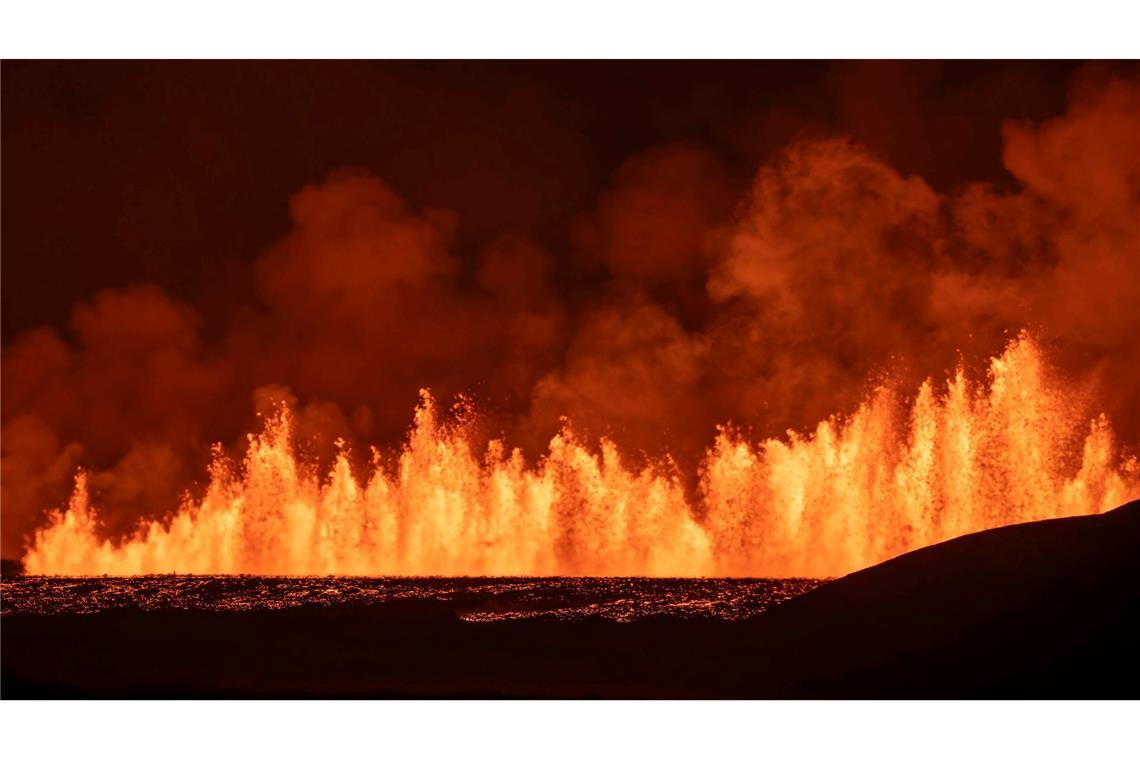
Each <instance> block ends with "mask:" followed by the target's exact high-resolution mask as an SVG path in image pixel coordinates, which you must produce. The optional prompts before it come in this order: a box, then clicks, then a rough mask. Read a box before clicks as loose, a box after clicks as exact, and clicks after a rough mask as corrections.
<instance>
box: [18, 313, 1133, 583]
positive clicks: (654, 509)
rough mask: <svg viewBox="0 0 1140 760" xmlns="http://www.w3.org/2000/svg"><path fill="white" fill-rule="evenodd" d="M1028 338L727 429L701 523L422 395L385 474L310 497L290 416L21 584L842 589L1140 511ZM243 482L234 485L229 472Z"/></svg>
mask: <svg viewBox="0 0 1140 760" xmlns="http://www.w3.org/2000/svg"><path fill="white" fill-rule="evenodd" d="M1071 398H1072V397H1071V394H1067V393H1066V392H1065V389H1064V387H1063V385H1062V384H1061V383H1058V382H1055V381H1053V380H1051V379H1050V378H1049V377H1048V373H1047V371H1046V368H1045V366H1044V364H1043V361H1042V357H1041V353H1040V351H1039V349H1038V348H1037V347H1036V346H1035V345H1034V343H1033V342H1032V341H1031V340H1030V339H1029V338H1027V337H1026V336H1024V335H1023V336H1022V337H1021V338H1019V339H1018V340H1016V341H1014V342H1012V343H1011V344H1010V345H1009V347H1008V348H1007V350H1006V351H1005V352H1004V353H1003V354H1002V355H1001V356H1000V357H998V358H996V359H994V360H992V362H991V367H990V376H989V378H988V382H987V383H985V384H981V385H979V384H975V383H971V382H970V381H969V380H968V379H967V378H966V376H965V374H964V372H963V371H961V370H959V371H958V373H957V375H956V376H955V377H954V378H953V379H952V380H951V381H949V382H948V383H947V384H946V387H945V388H943V389H940V390H936V388H935V387H934V386H933V385H932V384H931V383H930V382H929V381H927V382H926V383H925V384H923V385H922V387H921V388H920V389H919V391H918V393H917V395H916V397H915V398H914V400H913V402H912V403H909V404H906V405H904V404H902V403H901V402H900V399H899V397H898V396H897V395H896V394H895V393H894V392H893V391H891V390H890V389H888V388H881V389H880V390H878V391H876V392H874V393H873V394H871V396H870V397H869V398H868V399H867V400H866V401H865V402H864V403H863V404H862V405H861V406H860V407H859V408H858V409H857V410H856V411H855V412H854V414H852V415H851V416H850V417H848V418H845V419H838V418H832V419H829V420H827V421H824V422H821V423H820V424H819V425H818V427H817V428H816V429H815V431H814V432H813V433H811V434H810V435H797V434H794V433H789V436H788V438H787V440H774V439H773V440H767V441H763V442H760V443H758V444H753V443H750V442H748V441H745V440H743V439H742V438H741V437H740V436H739V435H738V434H736V433H734V432H732V431H731V430H730V429H727V428H726V429H722V430H721V432H720V434H719V435H718V437H717V439H716V442H715V444H714V445H713V447H712V448H711V449H710V450H709V451H708V452H707V454H706V457H705V462H704V465H703V467H702V472H701V482H700V488H699V493H700V496H699V501H700V503H697V504H691V503H689V501H688V500H687V499H686V495H685V490H684V488H683V487H682V485H681V483H680V479H679V477H678V475H677V474H676V472H675V469H674V468H671V467H670V466H668V465H667V464H657V465H649V466H646V467H642V468H634V467H631V466H630V465H629V464H627V463H625V462H623V460H622V457H621V455H620V454H619V452H618V450H617V447H616V446H615V445H614V444H613V443H612V442H610V441H607V440H602V441H601V443H600V447H599V451H597V452H595V451H594V450H593V449H591V448H590V447H588V446H586V445H584V444H583V443H581V442H580V441H579V440H577V439H576V438H575V437H574V435H573V433H572V432H571V431H570V430H569V429H566V430H564V431H563V432H562V433H560V434H559V435H557V436H556V437H555V438H554V439H553V440H552V441H551V442H550V446H549V450H548V452H547V454H546V456H545V457H543V458H542V459H541V460H540V461H539V462H538V463H537V464H534V465H529V466H528V464H527V463H526V462H525V461H524V458H523V455H522V453H521V452H520V451H518V450H517V449H516V450H514V451H511V452H509V453H508V452H507V451H506V450H505V448H504V447H503V445H502V444H500V443H497V442H493V443H492V444H491V445H490V446H489V447H488V449H487V451H486V452H485V454H484V455H483V456H482V457H480V456H479V455H478V454H477V452H475V451H473V450H472V448H471V446H470V445H469V443H468V440H469V435H468V434H467V432H468V431H467V430H466V429H465V427H464V425H463V424H459V425H455V426H447V425H444V424H441V422H440V421H439V420H438V418H437V414H436V409H435V405H434V402H433V400H432V398H431V396H429V395H428V394H427V393H426V392H424V393H423V394H422V399H421V403H420V405H419V407H418V408H417V410H416V414H415V422H414V424H413V426H412V429H411V432H410V435H409V439H408V442H407V445H406V446H405V448H404V450H403V452H402V453H401V455H400V457H399V461H398V465H397V467H396V468H395V471H387V470H386V469H385V468H384V467H383V466H381V465H380V464H379V459H378V457H376V458H374V464H373V466H372V468H371V472H369V473H368V475H367V477H366V478H365V479H364V480H363V481H361V480H359V479H358V478H357V477H355V476H354V475H353V473H352V471H351V468H350V465H349V461H348V458H347V457H346V456H345V455H344V454H343V452H342V453H341V455H340V456H338V457H337V459H336V461H335V463H334V465H333V467H332V470H331V472H330V473H329V474H328V475H327V477H325V478H323V479H322V478H321V477H319V475H318V474H315V473H313V472H311V471H309V470H308V469H306V468H305V467H303V466H302V465H301V464H300V463H299V462H298V459H297V457H296V456H295V453H294V448H293V444H292V441H291V421H290V418H289V415H288V413H286V412H284V411H282V412H281V413H280V414H279V415H278V416H277V417H275V418H273V419H270V420H269V421H268V422H267V424H266V427H265V430H264V431H263V432H262V433H261V434H260V435H257V436H251V438H250V447H249V452H248V454H247V456H246V458H245V462H244V464H243V466H242V467H241V468H234V467H232V466H231V465H230V464H229V463H228V462H227V461H226V460H225V458H224V457H223V456H222V454H221V453H220V450H219V451H218V452H216V456H215V461H214V464H213V465H212V467H211V471H210V475H211V479H210V485H209V488H208V490H207V492H206V494H205V496H204V497H203V498H202V499H201V501H197V502H196V501H194V500H192V499H188V500H187V502H186V503H185V504H184V505H183V506H182V508H181V509H180V510H179V511H178V512H177V514H175V515H174V517H173V518H172V519H170V520H167V521H155V522H150V523H147V524H144V525H142V526H141V527H140V528H139V530H138V531H137V532H136V533H135V534H134V535H133V536H131V537H129V538H127V539H125V540H122V541H119V542H115V541H112V540H105V539H102V538H100V537H99V532H98V524H97V519H96V515H95V514H94V512H93V511H92V509H91V506H90V503H89V497H88V493H87V487H86V480H85V478H84V475H83V474H82V473H80V475H79V476H78V477H77V478H76V486H75V491H74V493H73V495H72V497H71V501H70V504H69V505H68V508H67V509H66V510H64V511H62V512H56V513H53V514H52V516H51V518H50V521H49V523H48V524H47V526H46V527H44V528H42V529H41V530H39V531H38V532H37V533H36V534H35V536H34V538H33V541H32V545H31V548H30V549H29V551H28V553H27V555H26V556H25V558H24V564H25V567H26V569H27V571H28V572H29V573H33V574H38V573H43V574H113V575H135V574H144V573H170V572H178V573H258V574H283V575H309V574H368V575H424V574H430V575H655V576H665V575H674V576H699V575H753V576H829V575H839V574H842V573H845V572H848V571H851V570H854V569H857V568H859V567H862V566H865V565H868V564H871V563H874V562H878V561H881V560H883V559H886V558H888V557H891V556H893V555H896V554H899V553H901V552H905V551H908V550H910V549H914V548H916V547H920V546H923V545H926V544H930V543H932V542H936V541H940V540H943V539H946V538H950V537H953V536H957V535H960V534H963V533H968V532H971V531H976V530H981V529H984V528H990V527H994V526H998V525H1004V524H1007V523H1013V522H1019V521H1024V520H1037V519H1042V518H1048V517H1062V516H1068V515H1080V514H1090V513H1098V512H1102V511H1104V510H1106V509H1108V508H1110V507H1113V506H1115V505H1117V504H1120V503H1122V502H1124V501H1127V500H1128V499H1130V498H1134V497H1135V496H1137V495H1140V465H1138V463H1137V461H1136V459H1134V458H1130V459H1123V458H1122V457H1121V456H1120V454H1119V453H1118V452H1117V451H1116V446H1115V442H1114V440H1113V436H1112V433H1111V431H1110V429H1109V425H1108V422H1107V420H1105V419H1104V417H1100V418H1098V419H1095V420H1093V421H1092V423H1091V426H1089V423H1088V421H1087V419H1084V418H1082V417H1080V413H1079V411H1078V410H1077V406H1078V405H1076V404H1075V403H1073V402H1072V401H1071ZM235 469H236V472H235Z"/></svg>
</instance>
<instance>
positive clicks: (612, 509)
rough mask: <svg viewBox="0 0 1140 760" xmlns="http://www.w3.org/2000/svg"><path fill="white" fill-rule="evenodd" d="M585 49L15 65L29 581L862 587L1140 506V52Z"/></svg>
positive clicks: (8, 479) (10, 434)
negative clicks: (184, 576) (755, 55)
mask: <svg viewBox="0 0 1140 760" xmlns="http://www.w3.org/2000/svg"><path fill="white" fill-rule="evenodd" d="M580 66H581V67H580V68H574V67H573V65H571V64H565V65H559V66H554V67H547V68H543V67H537V66H531V65H528V64H515V65H507V64H502V65H491V64H487V65H486V66H483V67H475V68H473V69H471V70H466V69H464V68H463V67H461V66H459V65H457V64H450V65H438V66H436V67H433V66H429V65H426V64H425V65H415V66H413V65H403V64H391V65H388V66H385V65H383V64H368V65H365V64H360V65H356V64H349V63H345V64H324V65H322V64H311V65H309V66H308V67H306V66H305V65H301V64H287V63H282V64H276V65H273V64H248V65H240V64H220V63H219V64H202V65H201V66H200V67H190V66H187V65H183V64H177V63H171V64H164V65H162V66H160V67H159V69H160V71H159V73H158V74H156V73H153V72H150V73H148V72H146V71H144V70H143V68H141V67H139V66H138V65H134V64H100V65H94V66H92V67H91V68H90V69H81V68H77V67H72V66H69V65H67V64H35V63H26V64H16V65H6V66H5V68H4V72H3V75H4V91H5V100H6V106H7V108H6V118H5V121H4V137H5V148H8V150H6V151H5V153H6V158H7V157H9V156H11V157H12V158H11V160H10V161H5V165H4V179H5V183H6V184H7V185H8V186H9V187H10V188H17V187H19V188H21V192H16V191H15V190H14V191H13V192H12V193H10V196H11V197H13V198H14V199H15V200H14V204H15V206H13V205H11V204H10V206H9V214H8V215H6V219H5V226H4V248H5V269H6V271H5V275H6V276H5V277H4V279H3V299H2V300H3V308H4V343H3V361H2V372H3V377H2V382H3V388H4V393H3V397H2V413H3V414H2V417H3V420H2V421H3V430H2V436H0V440H2V445H3V458H2V475H3V478H2V489H3V493H2V497H3V499H2V505H3V507H2V508H3V521H2V527H3V551H4V555H5V557H15V556H25V559H26V564H27V565H28V568H29V569H30V570H33V571H45V572H66V573H86V572H96V573H102V572H108V573H138V572H168V571H178V572H273V573H300V574H309V573H368V574H376V573H397V574H421V573H429V574H431V573H434V574H482V573H491V574H649V575H707V574H733V575H741V574H743V575H812V576H823V575H835V574H839V573H843V572H846V571H848V570H851V569H854V568H857V567H861V566H864V565H866V564H869V563H872V562H875V561H878V560H881V559H883V558H885V557H889V556H893V555H894V554H897V553H899V552H901V551H905V550H907V549H910V548H914V547H916V546H920V545H923V544H926V543H930V542H933V541H937V540H941V539H943V538H946V537H949V536H952V535H957V534H960V533H963V532H967V531H971V530H976V529H980V528H984V527H989V526H992V525H998V524H1004V523H1007V522H1011V521H1018V520H1025V519H1038V518H1043V517H1051V516H1058V515H1068V514H1081V513H1088V512H1098V511H1102V510H1104V509H1107V508H1110V507H1112V506H1115V505H1116V504H1118V503H1120V502H1123V501H1125V500H1127V499H1128V498H1134V497H1135V496H1136V495H1137V485H1136V484H1137V472H1136V465H1135V459H1134V457H1135V454H1136V451H1137V448H1138V445H1140V415H1138V414H1137V410H1138V409H1140V344H1138V343H1137V341H1136V340H1135V336H1136V335H1137V334H1140V310H1137V309H1136V308H1135V306H1134V303H1133V301H1134V294H1135V292H1136V291H1137V289H1138V286H1140V255H1138V254H1137V252H1138V251H1140V194H1138V193H1137V191H1136V188H1137V187H1138V186H1140V77H1138V74H1137V71H1136V69H1135V67H1134V66H1132V65H1124V64H1122V65H1116V64H1109V63H1103V64H1092V65H1085V66H1079V65H1076V64H1072V65H1063V66H1062V65H1060V64H1032V65H1031V64H1015V63H1010V64H988V65H981V64H937V63H914V64H905V63H897V64H827V65H825V64H802V65H791V64H769V65H766V66H760V65H744V64H740V65H736V66H735V67H734V66H733V65H731V64H724V65H717V66H712V67H705V68H702V67H701V66H700V65H697V64H692V65H689V66H688V67H686V66H684V65H681V64H676V65H672V64H671V65H669V66H663V67H661V68H658V69H652V68H639V67H638V66H636V65H632V64H630V65H622V64H612V65H609V66H610V68H609V69H607V68H606V66H607V64H589V65H586V64H582V65H580ZM160 75H161V76H160ZM156 77H157V78H156ZM325 78H329V81H334V80H335V81H336V82H338V83H339V88H334V89H331V90H330V89H328V88H326V89H321V88H294V87H290V86H287V85H288V84H289V83H291V82H293V81H295V80H296V81H300V80H306V79H312V80H314V81H316V80H320V81H324V79H325ZM170 81H177V82H180V83H181V84H182V85H183V86H182V87H181V88H171V87H168V86H167V85H168V84H169V82H170ZM221 82H224V84H219V83H221ZM160 84H161V85H162V86H161V87H160V86H159V85H160ZM631 84H636V85H637V86H638V87H639V88H640V90H639V91H641V92H643V93H644V94H645V95H646V98H645V99H642V100H639V101H638V103H637V104H629V103H626V102H625V100H627V99H628V98H625V99H623V96H622V93H623V92H627V89H626V88H627V86H629V85H631ZM219 87H220V88H222V90H224V92H225V93H228V97H227V98H222V95H220V94H218V93H219V92H221V91H220V90H218V88H219ZM243 88H244V89H243ZM486 88H497V91H499V90H501V91H502V92H505V93H507V96H506V97H505V98H501V99H498V100H492V99H489V98H485V97H482V96H481V95H480V93H484V90H485V89H486ZM242 93H262V94H261V95H259V99H258V98H252V97H242V96H241V94H242ZM650 96H652V97H650ZM221 100H225V102H226V103H229V104H235V103H236V104H237V105H234V106H233V108H230V107H229V106H227V107H226V108H224V109H223V108H221V106H220V105H219V103H221ZM643 101H644V102H643ZM652 103H657V104H658V105H657V106H653V105H651V104H652ZM647 104H650V105H647ZM871 104H874V107H872V105H871ZM394 105H400V106H401V107H399V108H396V107H394ZM140 132H141V133H144V136H143V137H140V138H138V139H137V140H135V139H134V138H131V135H135V134H138V133H140ZM290 140H291V141H292V142H288V144H286V142H282V141H290ZM69 172H70V173H71V174H69ZM244 172H249V175H248V176H247V175H246V174H245V173H244ZM73 175H74V176H73ZM76 178H78V179H76ZM251 178H252V179H251ZM79 179H81V180H82V181H78V180H79ZM49 208H50V209H57V211H54V212H53V213H56V214H58V217H52V218H47V217H45V213H46V212H45V211H44V209H49ZM61 257H62V258H61ZM1023 331H1024V332H1023ZM421 389H428V390H429V391H430V395H428V396H422V397H421V396H420V395H419V394H420V390H421ZM461 394H463V395H464V397H465V398H466V399H468V401H465V402H464V403H463V404H462V405H461V407H462V408H461V409H460V410H458V412H457V413H456V414H452V413H450V412H447V411H446V410H444V411H439V410H438V409H437V407H436V404H437V403H438V404H443V405H444V406H445V407H446V405H447V404H449V403H450V402H451V401H452V400H453V399H455V398H458V397H459V396H460V395H461ZM432 399H434V401H433V400H432ZM417 403H418V404H419V406H418V408H417ZM413 409H416V412H415V418H414V420H411V416H412V411H413ZM258 414H260V415H261V418H260V420H259V418H258V417H257V416H256V415H258ZM1102 415H1103V416H1102ZM410 421H411V428H410V431H409V422H410ZM251 431H252V432H253V433H254V435H253V436H251V437H248V438H247V433H250V432H251ZM791 431H795V432H791ZM338 441H340V442H341V443H340V444H339V445H338V443H337V442H338ZM215 444H217V446H216V447H215ZM372 447H376V448H375V451H376V453H375V454H373V453H372V452H373V448H372ZM211 462H212V464H211ZM80 468H81V469H82V471H83V473H84V474H83V476H82V478H81V479H80V481H79V483H80V485H79V487H77V488H75V489H74V490H73V486H74V485H75V482H76V478H75V476H76V472H77V470H79V469H80ZM69 494H71V496H70V505H71V508H70V510H66V511H65V512H58V511H55V512H54V513H53V510H60V509H62V508H65V507H67V505H68V503H69ZM53 515H54V516H53Z"/></svg>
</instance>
